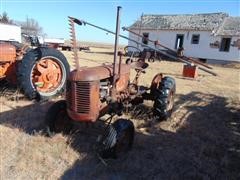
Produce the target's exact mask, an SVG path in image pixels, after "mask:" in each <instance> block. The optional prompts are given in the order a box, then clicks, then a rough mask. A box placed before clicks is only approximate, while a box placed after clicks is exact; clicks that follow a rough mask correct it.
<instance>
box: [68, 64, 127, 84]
mask: <svg viewBox="0 0 240 180" xmlns="http://www.w3.org/2000/svg"><path fill="white" fill-rule="evenodd" d="M117 66H118V65H117ZM116 73H118V68H117V71H116ZM126 73H130V65H127V64H121V70H120V74H126ZM111 76H113V65H102V66H96V67H83V68H80V70H79V71H77V70H73V71H72V72H71V73H70V76H69V80H71V81H96V80H101V79H106V78H109V77H111Z"/></svg>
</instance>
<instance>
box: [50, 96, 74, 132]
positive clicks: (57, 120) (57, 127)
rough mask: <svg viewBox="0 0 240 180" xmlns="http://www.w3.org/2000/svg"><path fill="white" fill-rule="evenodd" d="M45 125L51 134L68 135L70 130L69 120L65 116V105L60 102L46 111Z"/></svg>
mask: <svg viewBox="0 0 240 180" xmlns="http://www.w3.org/2000/svg"><path fill="white" fill-rule="evenodd" d="M45 123H46V125H47V127H48V128H49V131H50V132H51V133H52V132H53V133H66V134H67V133H69V132H70V131H71V129H72V126H73V125H72V123H71V119H70V117H69V116H68V114H67V103H66V101H65V100H60V101H58V102H56V103H54V104H53V105H52V106H51V107H50V108H49V110H48V111H47V114H46V117H45Z"/></svg>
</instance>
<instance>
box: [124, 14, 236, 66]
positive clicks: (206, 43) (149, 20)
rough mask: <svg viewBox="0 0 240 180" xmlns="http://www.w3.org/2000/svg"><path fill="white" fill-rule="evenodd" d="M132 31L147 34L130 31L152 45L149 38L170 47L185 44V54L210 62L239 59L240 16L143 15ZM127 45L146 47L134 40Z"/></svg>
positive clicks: (137, 39)
mask: <svg viewBox="0 0 240 180" xmlns="http://www.w3.org/2000/svg"><path fill="white" fill-rule="evenodd" d="M129 30H131V31H133V32H135V33H137V34H141V35H142V36H144V37H145V38H139V37H138V36H136V35H134V34H132V33H129V38H131V39H134V40H136V41H138V42H141V43H144V44H147V45H149V46H152V47H154V43H151V42H149V41H148V39H151V40H154V41H157V40H158V41H159V43H160V44H162V45H164V46H167V47H169V48H171V49H178V48H179V47H183V48H184V55H186V56H190V57H194V58H199V59H201V60H204V61H207V62H210V63H216V62H217V63H226V62H232V61H237V62H240V17H230V16H229V15H228V14H226V13H206V14H183V15H181V14H179V15H142V16H141V18H140V19H139V20H137V21H136V22H135V23H134V24H132V25H131V26H130V27H129ZM128 45H129V46H134V47H138V48H140V49H141V50H142V49H143V48H144V46H141V45H139V46H138V45H137V44H136V43H134V42H131V41H129V42H128ZM131 50H132V51H134V48H132V49H131V48H130V49H129V51H131Z"/></svg>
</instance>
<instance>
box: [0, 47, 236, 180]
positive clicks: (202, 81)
mask: <svg viewBox="0 0 240 180" xmlns="http://www.w3.org/2000/svg"><path fill="white" fill-rule="evenodd" d="M64 54H65V55H66V57H67V58H68V59H69V62H70V63H71V65H73V63H72V62H71V53H70V52H64ZM79 57H80V64H81V65H82V66H95V65H100V64H102V63H109V62H112V57H113V55H112V48H96V47H94V48H91V50H90V51H89V52H80V53H79ZM213 68H214V72H216V73H217V74H218V76H216V77H215V76H212V75H209V74H207V73H205V72H203V71H200V70H199V71H198V73H199V76H198V78H197V79H195V80H191V79H186V78H183V77H182V75H181V74H182V69H183V64H182V63H178V62H173V61H161V62H154V63H150V64H149V68H148V69H147V70H146V74H144V75H143V78H142V79H141V83H142V84H143V85H150V83H151V79H152V77H153V76H154V75H155V74H157V73H159V72H162V73H163V74H164V75H167V76H171V77H174V78H175V80H176V84H177V90H176V98H175V106H174V111H173V114H172V117H171V118H170V119H169V120H168V121H163V122H157V121H155V120H153V116H152V111H151V105H152V102H149V101H147V102H145V103H144V104H143V105H139V106H137V107H136V108H135V109H134V111H133V112H131V113H130V114H128V117H130V118H131V120H132V121H133V122H134V124H135V130H136V134H135V141H134V145H133V149H132V150H131V151H130V152H129V153H127V154H126V155H124V156H121V157H119V158H118V159H110V160H106V164H104V163H103V162H102V161H100V160H99V159H98V158H97V156H96V153H95V151H94V148H93V147H94V144H95V142H96V137H97V135H96V134H91V133H90V131H91V130H89V131H88V132H85V133H84V132H76V133H74V134H72V135H69V136H64V135H62V134H57V135H54V136H53V137H46V136H44V135H43V133H42V130H43V129H44V128H45V124H44V116H45V113H46V110H47V109H48V108H49V106H50V105H51V104H52V103H53V102H41V103H40V102H34V101H28V100H26V99H20V100H19V101H17V100H16V99H11V98H10V99H9V96H8V97H6V96H5V95H3V94H2V96H1V99H0V112H1V114H0V143H1V145H0V168H1V169H0V179H4V180H5V179H34V180H35V179H114V180H115V179H240V171H239V169H240V69H239V66H238V65H236V66H234V67H233V66H226V67H223V66H213ZM131 73H132V78H133V75H134V70H132V72H131ZM15 93H16V92H15ZM18 96H21V94H18ZM58 99H61V97H59V98H56V99H55V101H56V100H58Z"/></svg>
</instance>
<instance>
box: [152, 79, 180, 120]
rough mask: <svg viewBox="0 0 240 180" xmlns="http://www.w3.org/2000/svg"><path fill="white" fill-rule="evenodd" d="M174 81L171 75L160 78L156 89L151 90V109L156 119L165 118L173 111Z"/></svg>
mask: <svg viewBox="0 0 240 180" xmlns="http://www.w3.org/2000/svg"><path fill="white" fill-rule="evenodd" d="M175 92H176V83H175V80H174V79H173V78H172V77H168V76H166V77H164V78H162V80H161V82H160V83H159V85H158V86H157V87H156V89H154V90H152V94H153V96H154V105H153V111H154V115H155V116H156V117H157V119H158V120H167V119H168V118H169V117H170V116H171V114H172V111H173V106H174V96H175Z"/></svg>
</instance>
